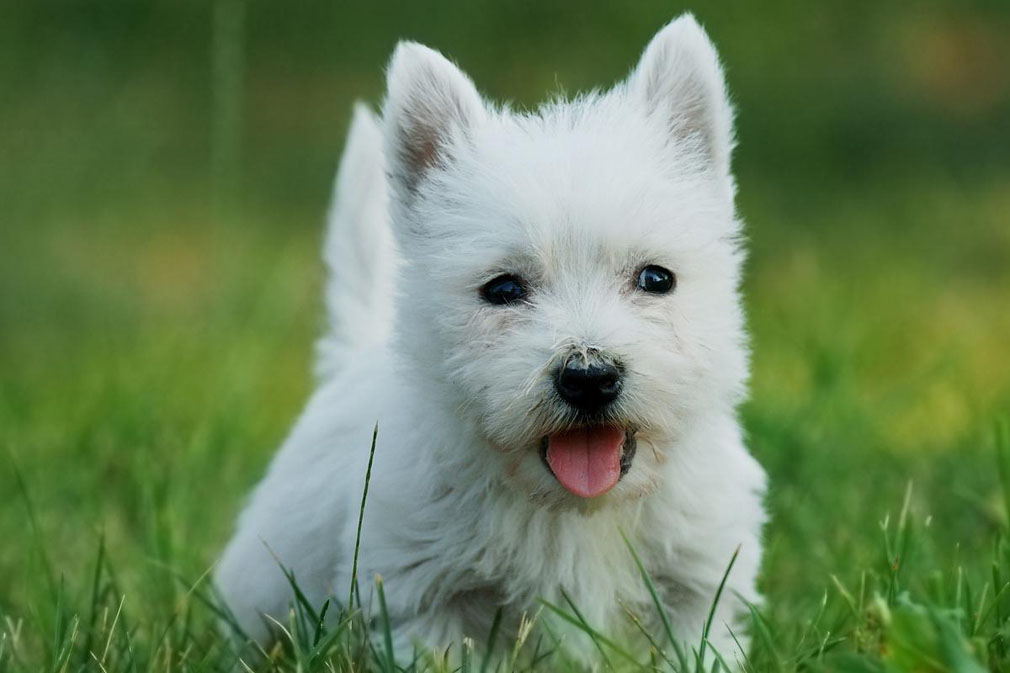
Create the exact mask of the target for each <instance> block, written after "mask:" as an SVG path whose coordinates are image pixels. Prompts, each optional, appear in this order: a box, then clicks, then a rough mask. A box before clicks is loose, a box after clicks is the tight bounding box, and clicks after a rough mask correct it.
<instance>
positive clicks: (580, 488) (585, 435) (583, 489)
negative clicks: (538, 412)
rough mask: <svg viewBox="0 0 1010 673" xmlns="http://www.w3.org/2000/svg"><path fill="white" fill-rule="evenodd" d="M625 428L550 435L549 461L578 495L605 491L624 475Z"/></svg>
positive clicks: (590, 494) (564, 483)
mask: <svg viewBox="0 0 1010 673" xmlns="http://www.w3.org/2000/svg"><path fill="white" fill-rule="evenodd" d="M622 446H624V430H622V429H621V428H614V427H603V428H583V429H579V430H568V431H565V432H559V433H557V434H553V435H550V436H549V437H548V438H547V464H548V465H550V466H551V471H552V472H553V473H554V476H555V477H557V479H558V481H560V482H561V485H562V486H564V487H565V488H567V489H568V490H569V491H571V492H572V493H574V494H575V495H577V496H580V497H583V498H593V497H596V496H598V495H603V494H604V493H606V492H607V491H609V490H610V489H612V488H613V487H614V484H616V483H617V480H618V479H620V478H621V447H622Z"/></svg>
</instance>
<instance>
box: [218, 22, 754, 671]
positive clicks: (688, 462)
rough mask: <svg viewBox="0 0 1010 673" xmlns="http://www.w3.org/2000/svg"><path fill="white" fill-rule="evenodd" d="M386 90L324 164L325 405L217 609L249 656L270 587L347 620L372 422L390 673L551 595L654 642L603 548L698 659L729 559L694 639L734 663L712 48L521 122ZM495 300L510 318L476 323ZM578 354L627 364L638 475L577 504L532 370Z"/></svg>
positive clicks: (741, 385)
mask: <svg viewBox="0 0 1010 673" xmlns="http://www.w3.org/2000/svg"><path fill="white" fill-rule="evenodd" d="M388 84H389V92H388V98H387V101H386V104H385V108H384V110H383V130H382V131H380V129H379V127H378V125H377V123H376V121H375V120H374V119H373V118H372V116H371V115H370V113H368V112H367V110H365V109H364V108H360V107H359V108H358V110H357V112H356V114H355V119H354V123H353V126H352V129H351V132H350V137H349V140H348V145H347V149H346V152H345V156H344V159H343V160H342V162H341V167H340V177H339V180H338V183H337V188H336V205H335V206H334V207H333V210H332V211H331V218H330V231H329V238H328V242H327V246H326V259H327V262H328V264H329V267H330V271H331V274H332V278H331V281H330V284H329V286H328V289H327V299H328V306H329V310H330V313H331V323H332V325H331V329H330V331H329V332H328V334H327V335H326V336H325V337H324V339H323V340H322V342H321V344H320V349H321V356H322V359H321V363H320V371H321V373H322V376H321V381H320V385H319V388H318V390H317V391H316V392H315V394H314V395H313V397H312V399H311V401H310V402H309V404H308V406H307V408H306V410H305V412H304V413H303V415H302V417H301V419H300V420H299V421H298V423H297V425H296V426H295V428H294V430H293V431H292V433H291V435H290V437H289V438H288V439H287V441H286V442H285V444H284V446H283V447H282V448H281V450H280V452H279V453H278V455H277V456H276V458H275V459H274V461H273V463H272V465H271V466H270V469H269V472H268V474H267V476H266V477H265V478H264V479H263V481H262V482H261V483H260V484H259V486H258V487H257V488H256V490H255V492H254V494H253V496H252V499H251V501H250V503H249V505H248V507H247V508H246V510H245V512H244V513H243V514H242V517H241V518H240V520H239V525H238V530H237V532H236V534H235V537H234V539H233V540H232V541H231V543H230V544H229V545H228V548H227V549H226V551H225V553H224V556H223V558H222V559H221V561H220V564H219V566H218V568H217V573H216V582H217V586H218V588H219V590H220V592H221V594H222V596H223V597H224V599H225V600H226V601H227V603H228V604H229V606H230V607H231V609H232V611H233V612H234V614H235V615H236V616H237V617H238V619H239V621H240V622H241V624H242V625H243V626H244V628H245V629H246V630H247V632H248V633H249V634H250V635H252V636H253V637H255V638H257V639H260V640H265V639H267V638H269V637H270V633H269V630H268V628H267V626H266V623H267V622H266V620H264V619H263V618H262V616H261V615H264V614H265V615H270V616H272V617H274V618H276V619H278V620H280V621H281V622H284V621H285V620H286V615H287V612H288V609H289V605H290V603H291V600H292V595H291V591H290V588H289V586H288V583H287V581H286V580H285V578H284V576H283V574H282V572H281V569H280V567H279V565H278V564H279V563H281V564H283V565H284V566H286V567H288V568H290V569H292V570H293V571H294V573H295V576H296V578H297V580H298V582H299V584H300V586H301V587H302V589H303V590H304V591H305V592H306V594H307V595H308V596H309V597H310V598H311V599H312V600H315V601H318V602H320V603H321V602H322V601H323V600H324V599H325V598H326V597H329V596H336V597H337V598H338V599H340V600H343V599H344V597H345V596H346V593H347V590H348V587H349V585H350V582H351V577H350V573H351V559H352V551H353V548H354V537H355V528H356V523H357V514H358V505H359V501H360V498H361V489H362V485H363V481H364V475H365V466H366V463H367V459H368V449H369V446H370V442H371V433H372V428H373V425H374V424H375V423H376V422H378V427H379V430H378V442H377V447H376V451H375V466H374V469H373V472H372V480H371V490H370V494H369V500H368V503H367V506H366V510H365V517H364V533H363V538H362V545H361V557H360V570H359V577H360V578H362V581H363V585H362V586H363V587H365V588H367V587H368V586H369V585H370V583H371V578H372V577H373V575H374V574H375V573H379V574H381V575H382V577H383V578H384V582H385V586H386V592H387V598H388V601H389V611H390V615H391V617H392V622H393V627H394V629H395V635H396V639H397V643H398V645H399V646H400V647H403V648H407V649H409V647H410V646H411V644H412V643H413V642H421V643H424V644H426V645H429V646H436V647H445V646H448V645H450V644H451V643H457V647H458V643H459V642H460V639H461V637H462V636H464V635H468V636H472V637H474V638H475V639H476V640H477V641H478V642H482V641H483V640H484V638H485V636H486V634H487V631H488V628H489V626H490V624H491V621H492V618H493V616H494V613H495V611H496V609H497V608H498V607H499V606H501V607H503V608H504V610H505V615H506V618H507V619H509V620H510V621H509V622H508V623H514V620H516V619H517V618H518V616H519V615H521V614H522V613H523V612H533V611H536V609H537V608H538V605H539V603H538V599H539V598H544V599H547V600H551V601H559V600H561V598H560V595H561V592H562V590H564V591H565V592H566V593H567V595H568V596H569V597H570V598H571V599H572V601H573V602H574V603H575V604H576V605H577V606H578V608H579V610H580V611H581V612H582V614H583V615H584V616H585V618H586V619H587V620H588V621H589V622H590V623H591V624H592V625H594V626H595V627H597V628H599V629H601V630H604V631H608V632H619V631H621V630H623V629H624V628H626V625H627V624H628V622H627V619H626V617H625V616H624V614H623V609H622V607H621V606H622V604H623V605H626V606H628V607H630V608H631V609H633V610H635V611H636V612H638V613H639V614H640V615H641V616H642V617H643V619H645V620H649V619H650V618H652V617H653V616H654V611H653V609H652V608H651V607H650V603H649V598H648V595H647V593H646V590H645V586H644V584H643V582H642V580H641V578H640V577H639V575H638V572H637V570H636V568H635V565H634V563H633V561H632V559H631V557H630V555H629V553H628V551H627V549H626V547H625V545H624V542H623V541H622V539H621V532H622V531H623V532H624V534H626V535H627V537H628V538H629V540H630V541H631V543H632V544H633V545H634V547H635V548H636V550H637V551H638V553H639V554H640V556H641V557H642V559H643V561H644V562H645V564H646V566H647V568H648V570H649V572H650V573H651V575H652V577H653V579H654V580H655V582H656V583H657V585H658V587H659V588H660V591H661V593H662V596H663V599H664V600H665V602H666V604H667V606H668V609H669V611H670V614H671V615H672V618H673V620H674V624H675V627H676V629H677V632H678V633H679V635H680V636H681V637H682V638H683V639H684V640H685V641H686V642H687V643H689V644H690V645H696V644H697V643H698V638H699V634H700V632H701V628H702V625H703V622H704V619H705V617H706V615H707V611H708V608H709V606H710V603H711V601H712V599H713V595H714V593H715V590H716V587H717V585H718V583H719V580H720V579H721V577H722V575H723V572H724V570H725V569H726V566H727V563H728V562H729V560H730V558H731V556H732V554H733V552H734V550H735V549H737V548H738V547H739V549H740V555H739V558H738V560H737V562H736V565H735V567H734V568H733V572H732V574H731V575H730V577H729V582H728V587H727V591H726V592H725V594H724V597H723V600H722V602H721V604H720V608H719V611H718V612H717V618H716V624H715V627H714V630H713V633H712V635H711V641H712V643H713V645H714V646H715V647H717V648H718V649H719V650H720V651H722V652H723V653H724V654H726V655H727V656H732V652H733V650H734V646H733V645H732V639H731V637H730V635H729V632H728V630H727V628H726V625H727V624H732V625H736V624H737V622H735V621H734V620H735V619H736V618H737V615H738V613H739V610H740V607H741V605H740V603H739V599H738V596H740V597H743V598H745V599H748V600H756V599H757V598H758V596H757V594H756V590H755V586H754V579H755V575H756V573H757V569H758V564H759V560H760V551H761V545H760V533H761V526H762V523H763V521H764V518H765V515H764V511H763V508H762V503H761V498H762V493H763V490H764V483H765V477H764V473H763V471H762V470H761V468H760V467H759V466H758V464H757V463H756V462H755V461H754V460H753V459H752V458H751V456H750V455H749V454H748V452H747V450H746V449H745V447H744V444H743V441H742V437H741V430H740V427H739V424H738V421H737V418H736V412H735V407H736V405H737V404H738V403H739V402H740V400H741V399H742V397H743V395H744V394H745V388H746V378H747V348H746V336H745V331H744V321H743V314H742V311H741V308H740V302H739V297H738V289H737V286H738V282H739V276H740V267H741V263H742V260H743V254H742V252H741V250H740V247H739V244H738V237H739V234H740V222H739V221H738V219H737V218H736V215H735V210H734V204H733V192H734V187H733V180H732V177H731V175H730V172H729V157H730V153H731V150H732V142H733V141H732V129H731V121H732V113H731V109H730V107H729V103H728V101H727V98H726V93H725V89H724V83H723V76H722V72H721V69H720V67H719V63H718V59H717V56H716V54H715V51H714V49H713V47H712V45H711V43H710V42H709V40H708V38H707V37H706V35H705V33H704V32H703V31H702V29H701V28H700V27H699V26H698V24H697V23H696V22H695V21H694V19H693V18H692V17H690V16H684V17H681V18H679V19H677V20H676V21H674V22H672V23H671V24H669V25H668V26H666V27H665V28H664V29H663V30H662V31H661V32H660V33H659V34H658V35H657V36H656V37H655V38H654V39H653V41H652V43H651V44H650V45H649V46H648V48H647V49H646V51H645V54H644V55H643V57H642V60H641V62H640V63H639V65H638V66H637V67H636V68H635V70H634V71H633V72H632V74H631V76H630V77H629V78H628V80H627V81H626V82H624V83H623V84H620V85H618V86H616V87H615V88H614V89H612V90H610V91H607V92H605V93H600V94H592V95H588V96H584V97H581V98H579V99H577V100H574V101H558V102H553V103H550V104H547V105H545V106H544V107H542V108H540V109H539V110H537V111H536V112H532V113H528V114H520V113H515V112H510V111H508V110H501V109H496V108H493V107H490V106H488V105H487V104H486V103H485V102H484V101H483V100H482V98H481V97H480V95H479V94H478V93H477V91H476V89H475V88H474V86H473V84H472V83H471V82H470V80H469V79H468V78H467V77H466V76H465V75H464V74H463V73H461V72H460V71H459V70H458V69H457V68H456V67H455V66H454V65H453V64H452V63H450V62H449V61H447V60H446V59H445V58H443V57H442V56H441V55H439V54H438V53H437V52H434V51H431V50H429V49H427V48H425V47H422V46H420V45H417V44H413V43H403V44H401V45H399V46H398V47H397V49H396V52H395V54H394V55H393V59H392V62H391V64H390V67H389V74H388ZM383 157H385V162H386V165H385V171H384V172H383ZM387 189H388V197H387ZM387 199H388V208H387ZM390 232H392V235H391V233H390ZM644 264H660V265H662V266H665V267H667V268H670V269H673V270H675V272H676V274H677V280H678V284H677V287H676V289H675V291H674V292H672V293H671V294H669V295H661V296H657V295H648V294H644V293H641V292H639V291H637V290H636V289H635V287H634V280H635V275H636V273H637V270H638V269H640V268H641V267H642V266H643V265H644ZM501 273H515V274H519V275H521V276H523V277H524V278H526V279H527V280H528V282H529V284H530V286H531V295H530V303H528V304H520V305H512V306H491V305H488V304H486V303H485V302H483V301H482V300H481V298H480V296H479V292H478V291H479V288H480V287H481V286H482V285H483V284H484V283H486V282H487V281H488V280H490V279H491V278H493V277H495V276H496V275H498V274H501ZM394 278H395V280H391V279H394ZM394 285H395V293H394ZM585 348H595V349H599V350H601V351H605V352H606V353H609V354H613V355H614V356H616V357H619V358H620V359H621V360H622V361H623V362H624V363H625V366H626V374H625V375H626V380H625V386H624V389H623V392H622V395H621V397H620V398H619V400H618V402H617V403H616V404H617V406H616V407H615V409H616V411H615V413H616V414H617V416H618V417H619V418H620V419H621V421H622V423H623V424H624V425H625V426H626V427H630V428H633V429H634V430H635V431H636V432H637V438H638V447H639V448H638V453H637V457H636V458H635V460H634V463H633V465H632V467H631V470H630V471H629V472H628V474H627V475H626V476H625V477H624V478H623V479H622V480H621V481H620V482H619V483H618V484H617V486H616V487H614V489H613V490H612V491H610V492H609V493H607V494H606V495H604V496H601V497H598V498H595V499H592V500H582V499H579V498H578V497H576V496H574V495H572V494H570V493H568V492H567V491H565V490H564V489H563V488H562V487H561V486H560V485H559V484H558V482H557V481H556V480H555V479H554V477H553V476H552V475H551V474H550V473H549V472H548V471H547V470H546V469H545V467H544V465H543V464H542V462H541V458H540V456H539V454H538V445H539V441H540V438H541V437H543V436H544V435H546V434H548V433H550V432H552V431H556V430H558V429H561V428H563V427H565V424H566V423H567V422H569V421H570V414H568V412H567V411H566V409H564V408H562V405H561V403H559V402H558V400H557V399H556V396H554V395H552V374H551V372H552V369H553V367H554V366H555V365H556V364H557V362H558V361H559V358H561V357H563V356H564V354H565V353H567V352H569V351H570V350H572V349H585ZM734 630H735V631H736V633H737V635H738V636H740V637H741V639H743V638H744V634H743V633H742V632H741V630H740V629H734ZM503 640H507V639H503ZM590 654H591V653H588V652H586V655H587V656H589V655H590Z"/></svg>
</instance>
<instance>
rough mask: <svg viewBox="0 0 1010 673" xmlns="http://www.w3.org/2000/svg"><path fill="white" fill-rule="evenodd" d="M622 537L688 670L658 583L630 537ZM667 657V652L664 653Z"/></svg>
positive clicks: (678, 659)
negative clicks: (658, 588)
mask: <svg viewBox="0 0 1010 673" xmlns="http://www.w3.org/2000/svg"><path fill="white" fill-rule="evenodd" d="M621 538H622V539H623V540H624V544H625V545H626V546H627V547H628V551H630V552H631V557H632V558H633V559H634V560H635V565H636V566H637V567H638V573H639V574H640V575H641V576H642V581H643V582H645V587H646V589H648V591H649V596H650V597H651V598H652V604H653V605H654V606H655V607H656V612H658V613H659V618H660V620H661V621H662V623H663V631H664V632H665V634H666V638H667V640H669V641H670V645H672V646H673V652H674V654H675V655H676V657H677V662H678V663H679V664H680V667H681V670H687V657H686V656H685V654H684V648H682V647H681V646H680V642H679V641H678V640H677V638H676V635H675V634H674V632H673V624H672V623H671V622H670V616H669V615H668V614H667V612H666V606H664V605H663V601H661V600H660V598H659V592H658V591H656V585H655V584H654V583H653V581H652V577H651V576H650V575H649V571H648V570H646V569H645V564H644V563H643V562H642V559H641V557H639V555H638V552H637V551H635V548H634V546H632V544H631V542H630V541H629V540H628V537H627V536H626V535H625V534H624V531H621ZM663 657H664V658H665V657H666V655H665V653H664V654H663Z"/></svg>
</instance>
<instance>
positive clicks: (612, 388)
mask: <svg viewBox="0 0 1010 673" xmlns="http://www.w3.org/2000/svg"><path fill="white" fill-rule="evenodd" d="M554 387H555V388H557V391H558V394H559V395H561V398H562V399H564V400H565V401H566V402H568V403H569V404H571V405H572V406H573V407H575V408H576V409H579V410H581V411H588V412H594V411H600V410H601V409H603V408H604V407H605V406H607V405H608V404H610V403H611V402H613V401H614V400H616V399H617V394H618V393H619V392H621V370H620V369H619V368H618V367H617V366H616V365H613V364H610V363H598V362H594V363H588V364H587V363H586V362H584V361H581V360H578V359H573V360H569V361H568V362H566V363H565V365H564V366H563V367H562V368H561V369H560V370H559V371H558V375H557V378H556V379H555V380H554Z"/></svg>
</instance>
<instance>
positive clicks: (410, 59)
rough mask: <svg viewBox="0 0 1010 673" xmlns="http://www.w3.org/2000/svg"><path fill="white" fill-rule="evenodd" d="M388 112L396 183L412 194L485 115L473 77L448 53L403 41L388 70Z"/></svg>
mask: <svg viewBox="0 0 1010 673" xmlns="http://www.w3.org/2000/svg"><path fill="white" fill-rule="evenodd" d="M386 77H387V86H388V92H387V94H386V104H385V105H384V106H383V110H382V117H383V123H384V124H385V127H386V157H387V161H388V167H389V170H390V177H391V178H392V187H393V188H394V190H396V192H397V193H398V194H399V195H400V197H401V198H409V197H410V196H412V195H413V193H414V192H415V190H416V188H417V186H418V184H419V183H420V182H421V181H422V179H423V178H424V177H425V176H426V175H427V174H428V173H429V171H431V170H433V169H436V168H438V167H439V166H443V165H445V164H447V163H448V162H449V161H450V160H451V157H452V149H453V145H454V144H455V143H458V142H462V141H463V140H465V137H466V134H467V132H468V131H469V130H470V129H471V127H472V126H473V125H474V124H476V123H477V122H478V121H480V120H481V119H483V117H484V115H485V107H484V102H483V100H482V99H481V97H480V94H479V93H477V89H476V87H474V85H473V82H471V81H470V78H469V77H467V76H466V75H465V74H463V72H462V71H461V70H460V69H459V68H457V67H456V66H455V65H453V64H452V62H450V61H449V60H448V59H447V58H445V57H444V56H442V55H441V54H440V53H438V52H437V51H435V50H434V49H429V48H428V47H425V46H424V45H421V44H418V43H416V42H401V43H400V44H398V45H397V47H396V51H394V52H393V58H392V59H391V60H390V63H389V70H388V74H387V76H386Z"/></svg>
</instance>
